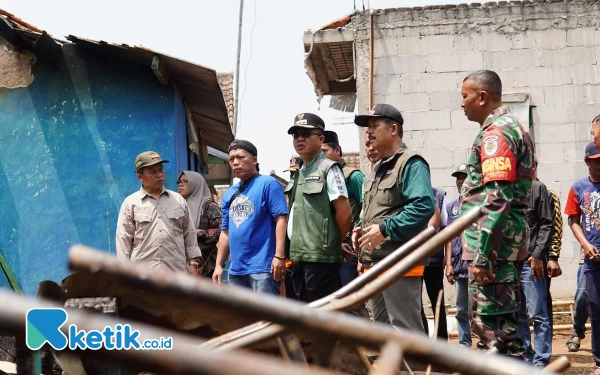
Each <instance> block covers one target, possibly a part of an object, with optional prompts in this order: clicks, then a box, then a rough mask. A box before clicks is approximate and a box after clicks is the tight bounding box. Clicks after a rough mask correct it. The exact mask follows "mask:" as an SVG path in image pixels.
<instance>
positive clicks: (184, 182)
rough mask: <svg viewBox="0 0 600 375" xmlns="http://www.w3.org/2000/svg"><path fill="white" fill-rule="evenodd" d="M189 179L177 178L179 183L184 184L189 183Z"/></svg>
mask: <svg viewBox="0 0 600 375" xmlns="http://www.w3.org/2000/svg"><path fill="white" fill-rule="evenodd" d="M188 182H189V181H188V180H177V185H184V184H187V183H188Z"/></svg>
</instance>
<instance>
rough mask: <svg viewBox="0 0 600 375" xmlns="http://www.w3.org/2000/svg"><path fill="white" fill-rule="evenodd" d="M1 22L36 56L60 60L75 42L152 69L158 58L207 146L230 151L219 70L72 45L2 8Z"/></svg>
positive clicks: (123, 49) (104, 46) (143, 53)
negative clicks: (63, 47)
mask: <svg viewBox="0 0 600 375" xmlns="http://www.w3.org/2000/svg"><path fill="white" fill-rule="evenodd" d="M0 19H1V20H2V22H0V33H2V35H5V36H6V37H7V40H8V41H9V42H11V43H13V44H17V45H19V46H23V45H29V46H30V47H31V48H33V50H34V52H35V53H36V55H38V54H44V55H48V56H51V57H52V56H54V57H56V55H57V54H60V46H61V45H62V44H65V43H69V42H71V43H73V44H74V45H76V46H77V47H81V48H86V49H90V50H95V51H97V52H99V53H103V54H112V55H115V56H119V57H121V58H124V59H127V60H132V61H136V62H138V63H140V64H143V65H146V66H148V68H151V66H152V62H153V59H154V57H155V56H156V57H158V58H159V60H160V62H161V64H164V66H166V68H167V71H168V73H169V78H170V80H171V82H172V83H173V87H175V88H176V90H177V91H178V92H179V94H180V95H181V97H182V99H183V101H184V102H185V104H186V106H187V107H188V109H189V111H190V112H191V117H192V121H193V122H194V123H195V124H196V127H197V128H198V130H200V131H201V133H202V139H203V141H204V143H205V145H206V146H211V147H214V148H216V149H218V150H221V151H226V150H227V148H228V146H229V144H230V143H231V141H232V140H233V133H232V131H231V124H230V121H229V116H228V113H227V107H226V105H225V99H224V98H223V91H222V90H221V87H220V85H219V81H218V80H217V72H216V71H215V70H213V69H210V68H207V67H205V66H202V65H198V64H194V63H191V62H189V61H185V60H182V59H178V58H175V57H172V56H169V55H165V54H163V53H160V52H156V51H153V50H151V49H148V48H144V47H137V46H129V45H126V44H112V43H107V42H104V41H96V40H91V39H85V38H80V37H77V36H73V35H69V36H68V37H67V39H68V40H69V42H67V41H62V40H60V39H56V38H54V37H51V36H50V35H48V34H47V33H46V32H45V31H42V30H41V29H39V28H37V27H35V26H33V25H31V24H29V23H27V22H25V21H23V20H21V19H20V18H17V17H15V16H14V15H13V14H11V13H9V12H6V11H4V10H2V9H0Z"/></svg>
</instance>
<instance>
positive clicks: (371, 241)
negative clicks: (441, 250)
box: [354, 104, 435, 332]
mask: <svg viewBox="0 0 600 375" xmlns="http://www.w3.org/2000/svg"><path fill="white" fill-rule="evenodd" d="M354 122H355V123H356V124H357V125H358V126H363V127H368V129H367V136H368V137H369V141H370V143H371V145H372V146H373V147H374V148H375V149H376V150H377V151H378V152H379V155H380V156H381V160H380V161H379V162H377V164H375V166H374V167H373V171H372V172H371V174H370V175H369V176H368V177H365V184H364V190H365V197H364V204H363V205H364V209H363V221H362V233H361V236H360V238H358V246H359V247H360V249H361V251H360V262H361V263H362V265H363V267H364V270H365V272H369V268H371V267H372V266H373V265H374V264H376V263H377V262H379V261H381V260H382V259H384V258H385V257H386V256H387V255H389V254H391V253H392V252H393V251H394V250H396V249H397V248H398V247H400V246H401V245H402V244H404V243H405V242H406V241H408V240H410V239H411V238H413V237H414V236H415V235H417V234H418V233H419V232H421V231H423V230H424V229H425V228H426V227H427V223H428V222H429V219H431V217H432V216H433V214H434V212H435V204H434V199H433V189H432V187H431V177H430V174H429V165H428V164H427V162H426V161H425V159H423V158H422V157H421V156H420V155H419V154H417V153H416V152H415V151H413V150H410V149H408V147H407V146H406V144H404V142H403V140H402V135H403V129H402V124H403V123H404V120H403V118H402V115H401V114H400V111H398V110H397V109H396V108H394V107H393V106H391V105H388V104H377V105H376V106H375V107H374V108H373V109H372V110H371V111H369V114H368V115H362V116H357V117H356V118H355V119H354ZM423 270H424V264H423V265H419V266H417V267H415V268H413V269H412V270H410V271H409V272H408V273H407V274H406V275H405V276H404V277H402V278H401V279H400V280H398V281H397V282H395V283H394V284H392V285H391V286H390V287H389V288H388V289H386V290H385V291H384V292H383V294H382V295H380V296H377V297H375V298H373V300H372V301H371V304H372V306H373V316H374V319H375V320H376V321H380V322H386V320H387V319H389V322H390V323H391V325H392V326H394V327H396V328H405V329H412V330H418V331H422V332H423V321H422V320H421V290H422V289H421V288H422V286H421V277H422V276H423ZM386 318H387V319H386Z"/></svg>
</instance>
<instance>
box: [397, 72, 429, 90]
mask: <svg viewBox="0 0 600 375" xmlns="http://www.w3.org/2000/svg"><path fill="white" fill-rule="evenodd" d="M427 76H428V73H415V74H402V75H401V76H400V78H401V82H402V84H401V85H400V86H401V93H402V94H412V93H414V92H426V91H427V88H426V85H425V84H426V79H427Z"/></svg>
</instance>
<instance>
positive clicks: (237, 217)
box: [221, 175, 288, 275]
mask: <svg viewBox="0 0 600 375" xmlns="http://www.w3.org/2000/svg"><path fill="white" fill-rule="evenodd" d="M239 188H240V183H237V184H235V185H233V186H232V187H230V188H229V189H227V191H226V192H225V194H223V200H222V205H223V208H222V209H221V211H222V215H223V222H222V224H221V229H223V230H227V231H228V236H229V251H230V253H231V265H230V266H229V273H230V274H231V275H249V274H253V273H262V272H270V271H271V262H272V261H273V256H274V255H275V220H274V219H275V218H276V217H277V216H281V215H287V213H288V210H287V203H286V200H285V195H284V194H283V188H282V187H281V185H280V184H279V182H277V180H275V179H274V178H273V177H270V176H262V175H259V176H257V177H256V178H254V179H253V180H252V181H251V182H250V184H249V185H248V187H247V188H246V190H245V191H244V192H243V193H242V194H240V195H238V196H237V197H236V198H235V200H234V201H233V202H231V207H229V209H227V203H229V200H230V199H231V197H232V196H233V195H234V194H235V193H236V192H237V191H238V189H239Z"/></svg>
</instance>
